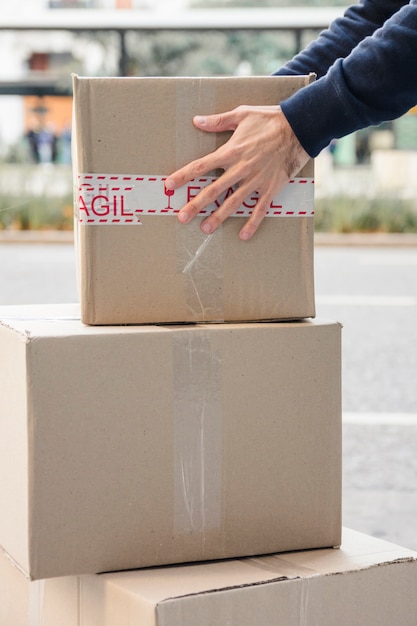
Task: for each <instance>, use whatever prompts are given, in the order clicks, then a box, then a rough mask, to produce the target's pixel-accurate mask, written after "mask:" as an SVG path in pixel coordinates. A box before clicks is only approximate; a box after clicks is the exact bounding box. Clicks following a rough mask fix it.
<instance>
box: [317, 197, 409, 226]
mask: <svg viewBox="0 0 417 626" xmlns="http://www.w3.org/2000/svg"><path fill="white" fill-rule="evenodd" d="M315 230H316V231H318V232H334V233H354V232H362V233H376V232H380V233H417V203H416V202H415V201H412V200H404V199H400V198H395V197H382V196H380V197H375V198H365V197H359V198H356V197H355V198H351V197H347V196H335V197H327V198H320V199H316V202H315Z"/></svg>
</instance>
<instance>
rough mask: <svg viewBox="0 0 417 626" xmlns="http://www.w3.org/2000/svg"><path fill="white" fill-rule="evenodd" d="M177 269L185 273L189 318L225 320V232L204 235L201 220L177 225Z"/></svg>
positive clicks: (196, 319) (218, 230)
mask: <svg viewBox="0 0 417 626" xmlns="http://www.w3.org/2000/svg"><path fill="white" fill-rule="evenodd" d="M176 238H177V271H178V272H180V273H182V274H183V277H184V289H185V298H186V303H187V308H188V318H187V319H194V320H195V321H199V320H202V321H204V320H207V319H209V320H217V321H218V322H222V321H224V298H223V293H224V289H223V281H224V272H223V235H222V229H221V228H220V229H217V230H216V231H215V232H214V233H212V234H210V235H205V234H204V233H203V232H202V231H201V230H200V227H199V224H198V223H197V222H196V223H195V224H193V223H191V224H190V225H189V227H188V228H184V227H183V226H182V225H181V224H180V223H178V225H177V227H176Z"/></svg>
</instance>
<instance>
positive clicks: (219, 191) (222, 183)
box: [178, 170, 238, 224]
mask: <svg viewBox="0 0 417 626" xmlns="http://www.w3.org/2000/svg"><path fill="white" fill-rule="evenodd" d="M237 182H238V180H236V177H235V176H234V174H233V171H232V170H229V171H227V172H224V174H222V175H221V176H220V177H219V178H217V179H216V180H214V181H213V182H212V183H210V184H209V185H207V186H206V187H204V188H203V189H202V190H201V191H200V192H199V193H198V194H197V195H196V196H195V197H194V198H193V199H192V200H190V201H189V202H187V204H186V205H185V206H184V207H183V208H182V209H181V210H180V212H179V213H178V219H179V221H180V222H182V223H183V224H188V222H190V221H191V220H192V219H193V217H195V216H196V215H198V214H199V213H200V212H201V211H202V210H203V209H205V208H207V207H208V206H209V205H211V204H213V203H215V202H216V204H217V206H219V198H221V196H222V195H223V194H224V193H225V192H226V195H229V191H231V190H232V189H233V187H234V186H235V185H236V184H237ZM235 193H236V190H235V191H234V192H232V193H231V196H233V195H234V194H235ZM231 196H230V197H231ZM225 203H226V207H225ZM228 206H230V207H233V201H232V202H230V201H229V203H227V202H226V201H223V204H222V205H221V208H222V211H224V210H225V208H226V211H227V207H228ZM219 210H220V208H217V209H216V208H215V212H216V213H217V211H219ZM230 210H231V211H232V210H233V209H232V208H231V209H230ZM226 217H227V215H225V217H224V219H226ZM214 221H216V220H213V222H214Z"/></svg>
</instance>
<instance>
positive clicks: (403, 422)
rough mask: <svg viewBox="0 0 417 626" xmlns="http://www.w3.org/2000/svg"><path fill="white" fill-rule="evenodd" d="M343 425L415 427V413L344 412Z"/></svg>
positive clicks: (416, 420)
mask: <svg viewBox="0 0 417 626" xmlns="http://www.w3.org/2000/svg"><path fill="white" fill-rule="evenodd" d="M342 421H343V424H357V425H359V426H360V425H367V426H368V425H371V426H373V425H375V426H417V413H349V412H344V413H343V416H342Z"/></svg>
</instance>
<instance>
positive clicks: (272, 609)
mask: <svg viewBox="0 0 417 626" xmlns="http://www.w3.org/2000/svg"><path fill="white" fill-rule="evenodd" d="M0 558H1V555H0ZM8 567H9V570H10V569H11V566H10V565H8ZM9 574H11V575H13V573H12V572H9ZM5 583H6V585H8V586H7V587H6V588H10V583H8V581H7V580H6V581H4V579H3V577H2V573H1V562H0V592H1V591H2V589H3V588H4V584H5ZM14 583H15V585H17V583H19V587H16V589H15V591H14V594H13V597H14V602H13V603H10V606H9V612H8V613H5V615H6V617H7V618H8V619H4V620H3V621H1V619H0V623H1V624H4V625H7V626H9V625H10V626H11V625H12V624H13V626H57V624H59V626H196V624H198V626H220V625H221V626H223V625H225V624H233V626H234V625H235V624H239V626H259V625H260V624H261V625H262V626H281V625H282V626H300V625H301V624H302V625H303V626H335V624H337V625H338V626H373V625H374V624H378V626H393V625H394V624H395V626H414V624H415V623H416V616H417V594H416V589H417V553H416V552H412V551H411V550H407V549H405V548H401V547H400V546H397V545H394V544H391V543H388V542H386V541H382V540H380V539H374V538H372V537H368V536H366V535H363V534H361V533H357V532H354V531H351V530H347V529H344V532H343V543H342V547H341V549H340V550H332V549H330V550H312V551H305V552H295V553H287V554H276V555H272V556H267V557H263V558H246V559H240V560H230V561H218V562H213V563H199V564H194V565H184V566H182V567H164V568H156V569H148V570H140V571H130V572H119V573H111V574H104V575H100V576H97V575H94V576H90V575H86V576H80V577H63V578H59V579H56V578H55V579H49V580H46V581H38V582H32V583H29V582H28V581H27V580H26V579H25V578H24V577H23V576H21V575H20V574H18V575H17V576H16V574H14ZM2 597H3V596H2ZM22 605H23V606H24V605H26V606H28V605H29V606H30V611H27V612H26V620H25V619H24V617H22V619H20V620H17V619H16V618H15V619H13V618H14V617H15V613H13V610H14V611H15V612H17V611H19V615H21V614H22V610H21V607H22ZM2 609H3V611H4V607H1V606H0V618H1V616H2ZM28 615H29V619H28Z"/></svg>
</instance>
